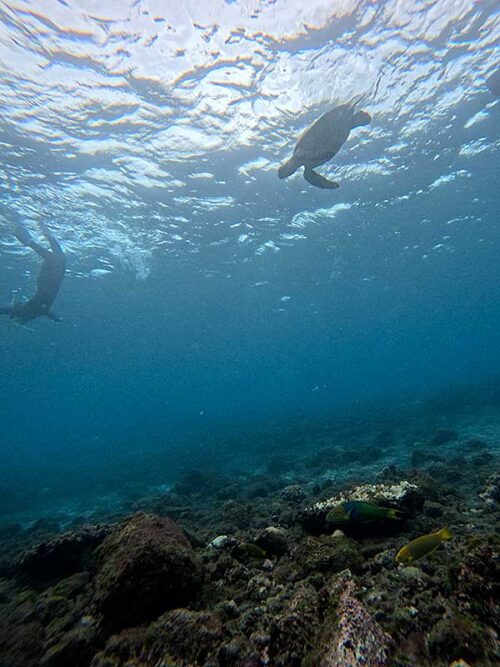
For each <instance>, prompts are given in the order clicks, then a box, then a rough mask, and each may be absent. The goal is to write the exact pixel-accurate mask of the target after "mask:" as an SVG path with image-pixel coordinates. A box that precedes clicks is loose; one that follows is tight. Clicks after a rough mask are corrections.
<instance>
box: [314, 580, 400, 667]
mask: <svg viewBox="0 0 500 667" xmlns="http://www.w3.org/2000/svg"><path fill="white" fill-rule="evenodd" d="M337 587H338V593H339V594H340V595H339V603H338V607H337V613H336V620H337V624H332V626H331V627H328V625H327V624H326V627H325V632H324V640H323V646H321V645H320V647H319V649H318V652H317V656H316V660H315V661H314V662H313V664H314V665H318V666H319V667H359V666H360V665H370V666H371V667H385V666H386V665H388V664H389V656H390V653H391V651H392V649H393V647H394V641H393V639H392V637H391V636H390V635H388V634H387V633H386V632H384V631H383V630H382V628H381V627H380V626H379V624H378V623H377V622H376V621H375V619H374V618H373V617H372V616H371V615H370V613H369V612H368V610H367V609H366V607H365V606H364V605H363V604H362V603H361V602H360V601H359V600H358V599H357V598H356V596H355V593H356V587H355V585H354V582H353V581H351V580H347V581H345V580H344V581H342V579H341V580H340V581H339V582H337Z"/></svg>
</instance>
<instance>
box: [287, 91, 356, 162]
mask: <svg viewBox="0 0 500 667" xmlns="http://www.w3.org/2000/svg"><path fill="white" fill-rule="evenodd" d="M353 115H354V107H352V106H351V105H350V104H343V105H342V106H339V107H335V108H334V109H331V111H327V112H326V113H325V114H323V116H321V117H320V118H318V120H317V121H316V122H315V123H313V124H312V125H311V127H309V128H308V129H307V130H306V131H305V132H304V134H303V135H302V136H301V137H300V139H299V140H298V142H297V145H296V146H295V150H294V151H293V157H294V158H295V159H296V160H297V161H298V162H300V164H303V165H305V166H306V167H311V168H314V167H317V166H318V165H320V164H324V163H325V162H328V160H331V158H332V157H333V156H334V155H336V154H337V153H338V152H339V150H340V147H341V146H342V144H344V143H345V141H346V140H347V137H348V136H349V132H350V131H351V129H352V117H353Z"/></svg>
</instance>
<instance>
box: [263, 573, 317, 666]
mask: <svg viewBox="0 0 500 667" xmlns="http://www.w3.org/2000/svg"><path fill="white" fill-rule="evenodd" d="M321 620H322V601H321V598H320V595H319V593H318V592H317V591H316V590H315V589H314V588H313V586H311V585H310V584H307V583H299V584H298V585H297V586H296V588H295V590H294V592H293V595H292V597H291V599H290V600H289V602H288V603H287V605H286V607H285V608H284V610H283V611H282V612H281V613H280V614H279V615H278V616H277V617H276V619H275V621H274V622H273V624H272V626H271V643H270V657H271V660H272V663H271V664H273V665H276V667H287V666H288V665H300V664H301V661H302V659H303V657H304V656H305V655H306V654H307V652H308V651H310V650H311V649H312V647H313V646H314V642H315V640H316V637H317V635H318V632H319V629H320V627H321Z"/></svg>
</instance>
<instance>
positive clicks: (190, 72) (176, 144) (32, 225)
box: [0, 0, 500, 514]
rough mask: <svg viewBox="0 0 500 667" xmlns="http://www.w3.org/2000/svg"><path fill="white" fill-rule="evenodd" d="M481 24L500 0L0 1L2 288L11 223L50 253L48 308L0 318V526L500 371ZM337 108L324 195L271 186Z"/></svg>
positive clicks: (231, 460)
mask: <svg viewBox="0 0 500 667" xmlns="http://www.w3.org/2000/svg"><path fill="white" fill-rule="evenodd" d="M499 37H500V15H499V7H498V2H496V1H494V0H492V1H488V0H485V1H482V2H477V1H473V0H388V1H387V2H374V1H370V0H364V1H363V0H338V1H337V2H328V1H323V0H309V1H308V2H307V3H305V2H303V1H302V0H287V1H285V0H276V1H272V0H266V1H265V0H260V1H259V0H233V1H231V0H225V1H224V0H210V1H209V0H198V1H197V2H194V1H191V0H185V1H183V2H171V1H169V0H167V2H159V1H156V0H134V1H130V2H129V1H127V2H125V1H124V0H108V1H106V2H97V1H96V0H79V1H77V2H73V1H72V0H59V1H56V0H36V1H35V2H29V1H26V0H15V1H14V0H12V1H11V0H0V100H1V107H2V113H1V117H0V146H1V153H0V156H1V157H0V204H1V208H0V303H1V304H3V305H6V304H10V303H12V302H13V300H19V299H20V298H22V297H24V298H26V297H28V296H29V295H31V294H32V293H33V291H34V285H35V282H36V278H37V275H38V272H39V269H40V258H38V257H36V256H35V254H34V253H33V252H31V251H30V250H29V249H26V248H24V247H22V246H21V245H20V243H19V241H18V240H17V239H16V238H15V236H14V234H13V228H14V224H15V223H16V222H18V221H21V222H22V223H23V225H24V226H25V228H26V229H27V230H29V231H30V233H31V234H32V235H33V236H34V237H35V238H37V239H40V242H41V243H44V241H43V238H42V237H41V232H40V224H41V223H45V224H47V225H48V226H49V228H50V230H51V231H52V233H53V234H54V235H55V237H56V238H57V239H58V240H59V241H60V242H61V245H62V246H63V249H64V252H65V254H66V262H67V274H66V277H65V280H64V282H63V284H62V287H61V291H60V293H59V296H58V298H57V301H56V303H55V306H54V309H55V311H56V313H57V315H59V316H61V317H62V318H63V321H62V322H61V323H55V322H52V321H50V320H49V319H47V318H40V319H37V320H34V321H33V322H29V323H28V324H27V325H26V326H24V327H22V326H19V325H16V324H15V323H14V322H13V321H12V320H11V319H10V318H8V317H2V318H0V359H1V380H0V382H1V402H0V424H1V436H0V437H1V443H2V463H1V467H0V487H1V489H0V503H1V507H0V514H15V513H16V512H28V513H32V514H33V513H36V512H37V511H40V510H41V508H43V507H44V506H48V505H50V504H52V505H53V506H55V507H58V506H63V505H64V504H65V503H67V502H69V500H68V499H71V498H73V497H76V496H82V497H85V498H90V497H92V496H106V494H109V493H110V492H111V491H113V492H119V491H120V489H121V487H122V486H123V484H124V483H125V482H127V483H129V482H137V483H141V484H144V485H146V486H147V485H153V486H154V485H169V484H171V483H172V482H173V481H174V480H175V479H176V477H177V476H178V475H179V474H180V473H181V472H182V471H183V470H185V469H188V468H193V467H194V468H196V467H199V466H211V467H215V468H218V467H220V468H224V467H225V468H228V469H229V468H233V469H235V470H236V469H238V468H252V469H255V470H258V469H259V468H260V467H262V466H263V465H264V464H265V462H266V461H267V460H268V459H269V457H270V456H271V455H272V454H274V453H276V452H275V451H274V449H273V446H268V445H265V446H262V447H261V448H260V449H259V448H257V449H255V446H256V445H255V443H256V442H257V441H259V440H260V441H262V442H268V441H267V440H266V433H275V432H277V431H278V432H280V429H282V430H283V431H286V429H287V428H288V427H289V426H290V428H292V426H291V425H293V424H305V423H307V424H311V425H313V424H314V423H322V420H328V419H332V418H333V415H335V418H339V419H340V418H342V415H345V416H346V417H345V418H346V419H348V420H349V419H351V416H352V418H353V419H355V418H356V419H359V418H361V417H362V416H363V415H365V414H367V413H368V412H369V411H370V410H373V409H375V408H376V409H380V410H382V411H383V413H384V414H385V415H394V414H397V413H398V412H400V411H404V410H407V409H410V408H411V409H414V406H415V405H422V404H423V402H425V401H426V400H430V399H432V398H433V397H435V396H437V395H440V396H443V395H446V394H447V392H453V391H455V390H457V389H458V388H459V389H460V392H462V393H461V394H460V395H461V396H464V395H465V398H463V401H464V402H467V401H468V400H469V397H468V396H467V391H468V390H467V388H468V387H470V394H471V396H474V395H475V392H476V389H475V388H476V387H478V386H485V385H486V384H487V385H488V386H490V387H495V386H496V383H497V382H498V381H499V380H500V372H499V368H500V345H499V325H500V299H499V279H500V263H499V249H500V226H499V220H498V211H499V189H500V188H499V182H500V180H499V178H500V174H499V167H498V164H499V162H498V160H499V147H500V140H499V127H500V103H499V102H498V97H497V96H496V95H495V92H494V91H493V90H491V89H490V88H489V87H488V86H487V85H486V80H487V79H488V77H490V76H491V75H492V74H494V73H495V71H496V70H497V67H498V64H499V62H500V49H499ZM497 94H498V91H497ZM346 103H351V104H356V105H357V108H358V109H361V110H364V111H366V112H368V113H369V114H370V116H371V118H372V120H371V123H370V124H369V125H365V126H363V127H358V128H356V129H354V130H353V131H352V132H351V134H350V136H349V139H348V140H347V142H346V143H345V144H344V145H343V146H342V148H341V149H340V151H339V153H338V154H337V155H336V156H335V157H334V158H333V160H332V161H331V162H328V163H327V164H325V165H324V166H322V167H320V168H319V171H320V172H321V173H322V174H323V175H325V176H326V177H328V178H333V179H335V180H336V181H338V182H339V183H340V188H339V189H336V190H328V189H326V190H321V189H319V188H315V187H313V186H311V185H310V184H309V183H307V182H306V181H305V180H304V179H303V177H302V173H301V170H300V171H299V172H297V173H296V174H295V175H294V176H291V177H290V178H288V179H287V180H280V179H279V178H278V175H277V170H278V167H279V165H280V163H281V162H283V161H284V160H286V159H288V158H289V157H290V155H291V154H292V151H293V148H294V146H295V144H296V142H297V139H298V138H299V136H300V134H301V133H302V132H303V131H304V130H305V129H306V128H307V127H308V126H310V125H311V123H312V122H313V121H315V120H316V119H317V118H319V117H320V116H321V115H322V114H324V113H325V112H326V111H328V110H329V109H331V108H333V107H334V106H336V105H340V104H346ZM493 391H494V390H493V389H492V392H493ZM311 429H312V431H313V430H314V427H313V426H311ZM312 431H311V432H312ZM290 438H291V439H292V436H290ZM278 440H279V442H280V445H279V446H280V447H281V450H282V451H283V452H285V453H286V451H287V440H286V436H283V437H281V438H277V439H276V441H278ZM309 440H310V439H309ZM306 446H307V445H306V444H304V447H306ZM86 502H87V504H89V503H90V502H91V501H90V500H88V501H86ZM110 502H111V501H110Z"/></svg>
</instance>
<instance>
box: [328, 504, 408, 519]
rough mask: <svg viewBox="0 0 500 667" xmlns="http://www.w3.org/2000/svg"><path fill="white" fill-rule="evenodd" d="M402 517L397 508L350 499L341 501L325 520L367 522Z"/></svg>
mask: <svg viewBox="0 0 500 667" xmlns="http://www.w3.org/2000/svg"><path fill="white" fill-rule="evenodd" d="M402 518H403V515H402V514H401V512H400V511H399V510H395V509H390V508H388V507H379V506H378V505H374V504H373V503H368V502H366V501H364V500H351V501H349V502H346V503H341V504H340V505H337V507H334V508H333V509H332V510H330V512H328V514H327V515H326V520H327V521H329V522H330V523H337V524H345V523H369V522H371V521H381V520H382V519H402Z"/></svg>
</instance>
